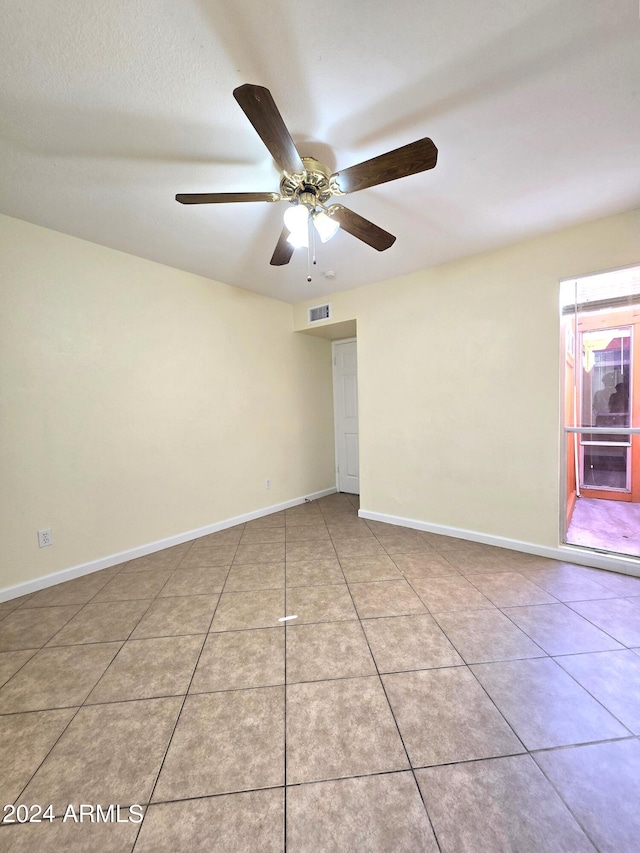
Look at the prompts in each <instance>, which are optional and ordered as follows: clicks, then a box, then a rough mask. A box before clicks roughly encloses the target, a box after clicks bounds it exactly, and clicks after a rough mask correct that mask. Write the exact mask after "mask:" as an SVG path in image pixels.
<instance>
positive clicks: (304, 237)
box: [176, 83, 438, 281]
mask: <svg viewBox="0 0 640 853" xmlns="http://www.w3.org/2000/svg"><path fill="white" fill-rule="evenodd" d="M233 96H234V98H235V99H236V101H237V102H238V104H240V107H241V108H242V110H243V111H244V113H245V115H246V116H247V118H248V119H249V121H250V122H251V124H252V125H253V127H254V128H255V130H256V132H257V133H258V135H259V136H260V138H261V139H262V141H263V142H264V144H265V145H266V147H267V149H268V150H269V153H270V154H271V156H272V157H273V159H274V160H275V162H276V164H277V166H278V168H279V169H280V170H281V172H282V177H281V179H280V192H279V193H269V192H258V193H195V194H186V195H185V194H179V195H177V196H176V201H179V202H180V203H181V204H224V203H228V202H254V201H262V202H277V201H288V202H289V203H290V206H289V207H288V208H287V210H286V211H285V214H284V227H283V229H282V232H281V234H280V237H279V239H278V242H277V244H276V248H275V251H274V253H273V256H272V258H271V264H272V266H283V265H284V264H288V263H289V261H290V260H291V256H292V255H293V252H294V249H297V248H301V247H305V248H307V250H308V252H309V255H308V257H309V258H310V256H311V247H312V246H315V235H316V233H317V235H318V236H319V237H320V240H321V242H322V243H326V242H327V241H328V240H330V239H331V238H332V237H333V236H334V235H335V234H336V233H337V231H338V229H339V228H342V230H343V231H346V232H347V233H349V234H351V235H352V236H354V237H357V238H358V240H362V241H363V242H364V243H367V245H369V246H372V247H373V248H374V249H377V250H378V251H379V252H383V251H384V250H385V249H388V248H390V246H392V245H393V244H394V243H395V240H396V238H395V237H394V236H393V234H389V232H388V231H384V230H383V229H382V228H379V227H378V226H377V225H374V224H373V222H370V221H369V220H368V219H365V218H364V217H363V216H360V214H358V213H355V212H354V211H353V210H349V208H348V207H344V206H343V205H341V204H329V205H328V206H327V202H328V201H329V200H330V199H331V198H332V197H333V196H342V195H346V194H347V193H352V192H357V191H358V190H364V189H367V187H375V186H378V185H379V184H384V183H386V182H387V181H395V180H396V179H397V178H405V177H408V176H409V175H415V174H417V173H418V172H424V171H426V170H427V169H433V167H434V166H435V165H436V162H437V159H438V149H437V148H436V146H435V145H434V144H433V142H432V141H431V140H430V139H427V138H425V139H419V140H418V141H417V142H411V143H409V145H403V146H402V147H401V148H396V149H395V150H394V151H388V152H387V153H386V154H381V155H379V156H378V157H373V158H372V159H371V160H366V161H365V162H364V163H359V164H358V165H356V166H351V167H349V168H348V169H343V170H342V171H341V172H334V173H333V174H332V173H331V172H330V171H329V169H328V168H327V167H326V166H325V165H324V164H323V163H320V161H319V160H316V159H315V158H313V157H301V156H300V154H298V151H297V149H296V146H295V144H294V142H293V139H292V138H291V135H290V133H289V131H288V130H287V127H286V125H285V123H284V121H283V120H282V116H281V115H280V113H279V112H278V108H277V107H276V105H275V102H274V100H273V98H272V97H271V92H270V91H269V90H268V89H265V88H264V87H263V86H255V85H253V84H251V83H245V85H244V86H239V87H238V88H237V89H234V92H233ZM314 263H315V249H314ZM307 281H311V275H310V274H309V275H308V276H307Z"/></svg>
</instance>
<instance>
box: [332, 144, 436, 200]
mask: <svg viewBox="0 0 640 853" xmlns="http://www.w3.org/2000/svg"><path fill="white" fill-rule="evenodd" d="M437 160H438V149H437V148H436V146H435V145H434V144H433V142H432V141H431V140H430V139H419V140H418V141H417V142H410V143H409V145H403V146H402V148H396V149H395V150H394V151H388V152H387V153H386V154H380V156H379V157H373V158H372V159H371V160H365V161H364V163H358V165H357V166H350V167H349V168H348V169H343V171H342V172H336V173H335V175H332V177H333V178H335V179H336V180H337V182H338V186H339V187H340V189H341V190H342V192H343V193H354V192H356V191H357V190H364V189H366V188H367V187H375V186H377V185H378V184H385V183H386V182H387V181H395V180H396V179H397V178H406V177H407V176H408V175H416V174H417V173H418V172H424V171H426V170H427V169H433V167H434V166H435V165H436V162H437Z"/></svg>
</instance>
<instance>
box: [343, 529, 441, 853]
mask: <svg viewBox="0 0 640 853" xmlns="http://www.w3.org/2000/svg"><path fill="white" fill-rule="evenodd" d="M374 536H375V533H374ZM376 539H377V536H376ZM338 562H339V563H340V558H339V557H338ZM340 569H341V571H342V573H343V575H344V569H343V568H342V563H340ZM344 578H345V583H347V578H346V575H345V576H344ZM347 589H348V590H349V595H350V597H351V603H352V605H353V607H354V609H355V611H356V615H357V617H358V623H359V625H360V630H361V631H362V633H363V635H364V638H365V642H366V644H367V648H368V649H369V654H370V656H371V660H372V661H373V665H374V666H375V668H376V673H377V677H378V683H379V684H380V687H381V688H382V692H383V693H384V697H385V699H386V701H387V707H388V708H389V712H390V713H391V718H392V719H393V722H394V725H395V727H396V731H397V733H398V737H399V738H400V743H401V744H402V748H403V750H404V754H405V756H406V758H407V763H408V765H409V767H408V769H409V770H410V772H411V775H412V777H413V782H414V785H415V786H416V789H417V791H418V796H419V797H420V801H421V802H422V806H423V808H424V813H425V815H426V816H427V820H428V822H429V826H430V828H431V832H432V833H433V838H434V841H435V843H436V846H437V848H438V850H439V851H441V850H442V847H441V845H440V841H439V840H438V835H437V833H436V830H435V827H434V825H433V821H432V820H431V815H430V814H429V810H428V809H427V804H426V803H425V801H424V797H423V796H422V791H421V790H420V785H419V784H418V779H417V777H416V774H415V770H414V768H413V765H412V763H411V758H410V757H409V752H408V750H407V747H406V745H405V742H404V738H403V737H402V732H401V731H400V726H399V725H398V721H397V719H396V715H395V714H394V712H393V708H392V706H391V702H390V701H389V696H388V694H387V690H386V688H385V685H384V682H383V680H382V676H381V675H380V670H379V668H378V664H377V661H376V659H375V657H374V654H373V652H372V650H371V645H370V643H369V638H368V637H367V632H366V631H365V630H364V626H363V624H362V619H361V618H360V614H359V613H358V609H357V607H356V603H355V601H354V600H353V595H352V593H351V589H350V587H349V584H348V583H347ZM399 772H400V771H399ZM402 772H406V768H405V771H402ZM372 775H374V774H372Z"/></svg>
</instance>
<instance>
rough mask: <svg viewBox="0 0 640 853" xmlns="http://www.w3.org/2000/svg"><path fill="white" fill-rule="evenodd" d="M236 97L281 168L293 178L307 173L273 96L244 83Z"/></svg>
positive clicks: (234, 94) (262, 89)
mask: <svg viewBox="0 0 640 853" xmlns="http://www.w3.org/2000/svg"><path fill="white" fill-rule="evenodd" d="M233 97H234V98H235V99H236V101H237V102H238V103H239V104H240V106H241V108H242V110H243V111H244V114H245V115H246V117H247V118H248V119H249V121H250V122H251V124H252V125H253V126H254V128H255V130H256V132H257V134H258V136H259V137H260V139H261V140H262V141H263V142H264V144H265V145H266V146H267V148H268V149H269V153H270V154H271V156H272V157H273V159H274V160H275V161H276V163H277V164H278V167H279V168H280V169H281V170H282V171H284V172H288V173H289V174H290V175H296V174H297V175H299V174H301V173H302V172H304V165H303V163H302V160H301V159H300V155H299V154H298V152H297V150H296V146H295V145H294V144H293V139H292V138H291V135H290V133H289V131H288V130H287V126H286V125H285V123H284V121H283V120H282V116H281V115H280V113H279V112H278V108H277V107H276V104H275V101H274V100H273V98H272V97H271V92H270V91H269V90H268V89H265V88H264V86H255V85H253V84H252V83H245V84H244V86H238V88H237V89H234V90H233Z"/></svg>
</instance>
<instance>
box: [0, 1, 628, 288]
mask: <svg viewBox="0 0 640 853" xmlns="http://www.w3.org/2000/svg"><path fill="white" fill-rule="evenodd" d="M1 8H2V18H1V20H2V26H1V27H0V211H1V212H3V213H7V214H9V215H11V216H15V217H18V218H21V219H25V220H28V221H30V222H34V223H37V224H40V225H44V226H47V227H49V228H53V229H56V230H59V231H63V232H66V233H68V234H73V235H75V236H77V237H81V238H84V239H86V240H91V241H93V242H96V243H100V244H103V245H105V246H111V247H113V248H115V249H121V250H123V251H125V252H130V253H133V254H135V255H139V256H141V257H144V258H150V259H153V260H156V261H160V262H162V263H164V264H168V265H170V266H173V267H178V268H180V269H184V270H189V271H191V272H194V273H198V274H200V275H204V276H208V277H209V278H213V279H216V280H218V281H223V282H226V283H228V284H234V285H237V286H239V287H244V288H247V289H249V290H255V291H257V292H259V293H264V294H268V295H270V296H273V297H276V298H278V299H283V300H286V301H290V302H296V301H298V300H301V299H306V298H310V297H316V296H319V295H321V294H323V293H328V292H331V291H335V290H340V289H348V288H351V287H355V286H357V285H361V284H367V283H370V282H373V281H379V280H382V279H388V278H392V277H394V276H397V275H401V274H404V273H408V272H411V271H413V270H417V269H421V268H424V267H428V266H432V265H434V264H438V263H442V262H443V261H447V260H450V259H453V258H457V257H461V256H465V255H470V254H474V253H476V252H480V251H483V250H486V249H491V248H494V247H497V246H501V245H505V244H508V243H510V242H514V241H516V240H519V239H522V238H525V237H528V236H532V235H535V234H540V233H543V232H545V231H550V230H554V229H556V228H561V227H563V226H568V225H571V224H574V223H578V222H583V221H586V220H589V219H596V218H598V217H601V216H606V215H608V214H612V213H617V212H620V211H624V210H629V209H631V208H634V207H639V206H640V14H639V8H638V0H431V2H426V0H394V2H384V3H383V2H371V0H351V2H344V0H322V2H315V3H313V2H311V0H233V2H231V0H136V2H132V1H131V0H101V2H97V0H64V2H60V0H21V2H15V0H4V2H2V7H1ZM242 83H257V84H259V85H262V86H266V87H267V88H268V89H270V91H271V93H272V95H273V97H274V99H275V101H276V103H277V105H278V107H279V109H280V112H281V113H282V116H283V118H284V120H285V122H286V123H287V126H288V128H289V130H290V132H291V135H292V136H293V138H294V141H295V142H296V144H297V146H298V149H299V151H300V153H301V155H303V156H308V155H313V156H315V157H317V158H318V159H320V160H322V161H324V162H325V163H326V164H327V165H328V166H329V167H331V168H345V167H347V166H350V165H353V164H354V163H358V162H361V161H363V160H366V159H369V158H370V157H373V156H375V155H377V154H380V153H382V152H385V151H388V150H390V149H393V148H397V147H398V146H400V145H404V144H406V143H408V142H412V141H414V140H416V139H420V138H421V137H424V136H430V137H431V138H432V139H433V141H434V142H435V144H436V145H437V147H438V149H439V160H438V164H437V166H436V168H435V169H434V170H433V171H429V172H424V173H421V174H419V175H415V176H412V177H409V178H404V179H401V180H399V181H395V182H393V183H388V184H385V185H384V186H380V187H374V188H371V189H367V190H363V191H361V192H359V193H354V194H353V195H351V196H347V197H346V198H344V199H342V201H343V203H344V204H346V205H347V206H349V207H351V208H353V210H355V211H357V212H358V213H360V214H362V215H363V216H365V217H367V218H369V219H371V220H372V221H374V222H375V223H376V224H378V225H380V226H381V227H383V228H384V229H386V230H387V231H391V232H392V233H393V234H395V235H397V238H398V239H397V241H396V243H395V244H394V246H393V247H392V248H391V249H389V250H388V251H386V252H383V253H378V252H376V251H375V250H374V249H372V248H370V247H369V246H367V245H365V244H363V243H361V242H359V241H358V240H356V239H355V238H353V237H351V236H350V235H348V234H346V233H344V232H339V233H338V235H337V236H336V237H335V238H334V239H333V240H332V241H331V242H330V243H328V244H326V245H325V246H322V247H320V248H319V250H318V266H317V272H314V281H313V282H312V283H311V284H308V283H307V282H306V274H307V259H306V252H305V250H304V249H303V250H298V251H297V252H296V253H294V256H293V259H292V261H291V263H290V264H289V265H288V266H287V267H271V266H270V265H269V259H270V257H271V254H272V252H273V249H274V246H275V243H276V240H277V238H278V236H279V233H280V230H281V227H282V214H283V212H284V210H285V203H280V204H278V205H275V204H235V205H207V206H204V205H198V206H183V205H180V204H178V203H177V202H176V201H175V200H174V196H175V194H176V193H177V192H181V193H193V192H225V191H277V190H278V186H279V173H278V170H277V169H276V167H275V165H274V164H273V161H272V160H271V157H270V155H269V153H268V152H267V150H266V149H265V148H264V146H263V144H262V142H261V141H260V139H259V137H258V136H257V134H256V133H255V131H254V130H253V128H252V127H251V125H250V124H249V122H248V120H247V118H246V117H245V115H244V114H243V112H242V111H241V109H240V107H239V106H238V105H237V103H236V101H235V100H234V98H233V96H232V92H233V89H234V88H235V87H236V86H238V85H240V84H242ZM328 270H333V271H335V273H336V276H335V279H333V280H327V279H325V278H324V277H323V272H326V271H328Z"/></svg>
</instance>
